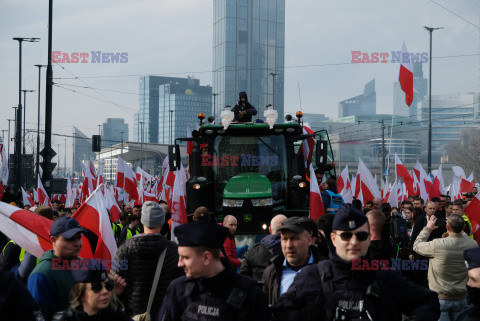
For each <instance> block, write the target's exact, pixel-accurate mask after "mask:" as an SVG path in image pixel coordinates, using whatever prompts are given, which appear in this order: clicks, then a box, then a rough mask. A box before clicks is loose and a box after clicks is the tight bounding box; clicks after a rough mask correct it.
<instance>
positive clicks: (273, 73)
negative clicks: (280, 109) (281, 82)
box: [270, 72, 278, 109]
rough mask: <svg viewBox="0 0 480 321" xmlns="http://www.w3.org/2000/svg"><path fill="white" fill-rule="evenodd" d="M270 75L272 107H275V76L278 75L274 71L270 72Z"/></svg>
mask: <svg viewBox="0 0 480 321" xmlns="http://www.w3.org/2000/svg"><path fill="white" fill-rule="evenodd" d="M270 76H272V78H273V109H277V106H275V77H276V76H278V74H277V73H276V72H271V73H270Z"/></svg>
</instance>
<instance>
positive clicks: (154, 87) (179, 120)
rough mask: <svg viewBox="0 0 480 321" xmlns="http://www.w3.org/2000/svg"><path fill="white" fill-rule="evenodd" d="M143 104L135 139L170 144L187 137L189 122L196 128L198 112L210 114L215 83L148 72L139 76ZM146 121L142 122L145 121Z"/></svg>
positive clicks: (137, 114)
mask: <svg viewBox="0 0 480 321" xmlns="http://www.w3.org/2000/svg"><path fill="white" fill-rule="evenodd" d="M139 85H140V86H139V88H140V108H139V112H138V113H136V114H135V116H134V124H133V128H134V130H133V140H134V141H135V142H141V141H142V128H143V142H144V143H157V144H170V143H173V140H174V139H175V138H178V137H186V134H187V125H190V128H191V130H193V129H195V128H194V126H195V124H196V123H197V121H198V120H197V116H198V113H200V112H203V113H205V114H208V113H209V112H210V111H211V106H212V87H210V86H200V80H198V79H194V78H190V77H188V78H174V77H159V76H145V77H140V79H139ZM142 123H143V125H142Z"/></svg>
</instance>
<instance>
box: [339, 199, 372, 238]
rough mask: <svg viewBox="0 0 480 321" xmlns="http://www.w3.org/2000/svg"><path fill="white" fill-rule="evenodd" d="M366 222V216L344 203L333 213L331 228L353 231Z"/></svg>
mask: <svg viewBox="0 0 480 321" xmlns="http://www.w3.org/2000/svg"><path fill="white" fill-rule="evenodd" d="M366 222H368V219H367V216H366V215H365V214H363V213H362V212H361V211H359V210H358V209H356V208H355V207H353V206H352V204H345V205H343V206H342V207H340V208H339V209H338V211H337V214H335V218H334V220H333V225H332V229H334V230H338V231H353V230H356V229H357V228H359V227H360V226H362V225H363V224H365V223H366Z"/></svg>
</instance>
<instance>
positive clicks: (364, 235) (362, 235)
mask: <svg viewBox="0 0 480 321" xmlns="http://www.w3.org/2000/svg"><path fill="white" fill-rule="evenodd" d="M353 234H355V237H356V238H357V240H359V241H360V242H363V241H366V240H367V239H368V236H369V235H370V233H368V232H364V231H361V232H357V233H352V232H342V233H340V234H339V235H340V238H341V239H342V241H345V242H348V241H350V240H351V239H352V236H353Z"/></svg>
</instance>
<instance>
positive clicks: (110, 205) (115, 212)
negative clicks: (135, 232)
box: [104, 188, 122, 222]
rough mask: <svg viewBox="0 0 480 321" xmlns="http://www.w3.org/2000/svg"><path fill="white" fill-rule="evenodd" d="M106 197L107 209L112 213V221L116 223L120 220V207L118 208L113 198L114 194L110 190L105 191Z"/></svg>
mask: <svg viewBox="0 0 480 321" xmlns="http://www.w3.org/2000/svg"><path fill="white" fill-rule="evenodd" d="M104 196H105V208H106V209H107V210H108V211H109V212H110V221H111V222H116V221H117V220H118V219H119V218H120V213H121V212H122V211H121V210H120V206H118V203H117V201H116V200H115V197H113V195H112V193H111V192H110V190H109V189H108V188H106V189H105V192H104Z"/></svg>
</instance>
